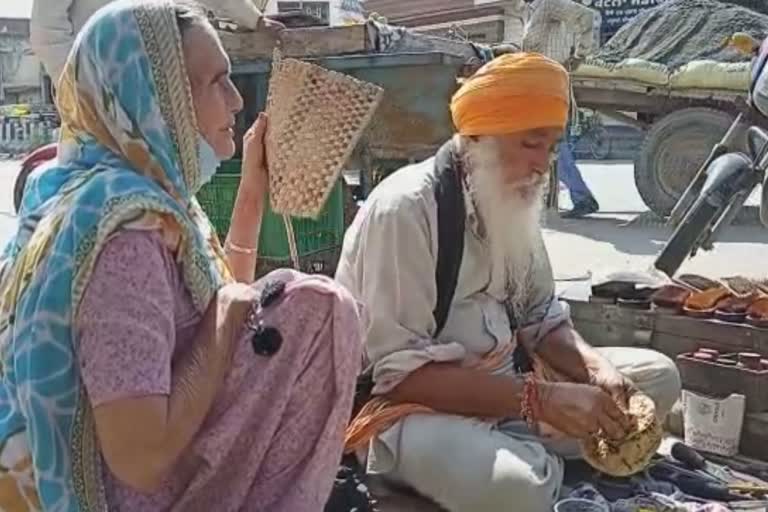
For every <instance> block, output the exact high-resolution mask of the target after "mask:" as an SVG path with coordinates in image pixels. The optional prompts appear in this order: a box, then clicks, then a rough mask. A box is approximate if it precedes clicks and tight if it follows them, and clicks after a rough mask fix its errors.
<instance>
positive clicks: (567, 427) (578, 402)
mask: <svg viewBox="0 0 768 512" xmlns="http://www.w3.org/2000/svg"><path fill="white" fill-rule="evenodd" d="M536 413H537V416H536V418H535V419H536V420H537V421H542V422H544V423H546V424H548V425H551V426H552V427H554V428H555V429H557V430H558V431H560V432H562V433H563V434H566V435H567V436H570V437H573V438H575V439H586V438H588V437H590V436H593V435H595V434H597V433H598V432H603V433H604V434H605V435H606V436H608V437H609V438H611V439H616V440H620V439H623V438H625V437H626V436H627V432H628V429H629V425H630V419H629V418H628V417H627V416H626V414H624V412H622V410H621V409H619V407H618V406H617V405H616V402H615V401H614V399H613V398H612V397H611V395H609V394H608V393H607V392H605V391H603V390H602V389H601V388H599V387H597V386H592V385H589V384H573V383H566V382H557V383H540V384H539V404H538V410H537V411H536Z"/></svg>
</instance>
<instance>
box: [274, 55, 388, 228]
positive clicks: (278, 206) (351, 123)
mask: <svg viewBox="0 0 768 512" xmlns="http://www.w3.org/2000/svg"><path fill="white" fill-rule="evenodd" d="M382 95H383V90H382V89H381V88H380V87H378V86H375V85H372V84H369V83H366V82H361V81H360V80H356V79H354V78H352V77H350V76H346V75H343V74H341V73H336V72H333V71H329V70H327V69H324V68H321V67H319V66H315V65H313V64H309V63H306V62H302V61H299V60H295V59H282V58H281V57H280V55H279V53H278V52H277V51H276V52H275V58H274V62H273V67H272V77H271V78H270V82H269V97H268V99H267V114H268V115H269V128H268V131H267V137H266V150H267V160H268V162H269V193H270V200H271V206H272V209H273V211H275V212H276V213H280V214H284V215H291V216H294V217H305V218H317V217H318V216H319V215H320V213H321V211H322V209H323V206H324V205H325V202H326V200H327V199H328V196H329V194H330V193H331V190H332V189H333V186H334V185H335V184H336V180H337V179H338V177H339V173H341V170H342V167H343V166H344V164H345V163H346V162H347V160H348V159H349V157H350V155H351V154H352V151H353V150H354V148H355V145H356V144H357V142H358V140H359V139H360V136H361V135H362V133H363V130H364V129H365V127H366V126H367V125H368V123H369V122H370V120H371V117H372V116H373V113H374V111H375V110H376V107H377V106H378V104H379V102H380V101H381V97H382Z"/></svg>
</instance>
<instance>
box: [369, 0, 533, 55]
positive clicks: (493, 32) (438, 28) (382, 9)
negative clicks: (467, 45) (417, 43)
mask: <svg viewBox="0 0 768 512" xmlns="http://www.w3.org/2000/svg"><path fill="white" fill-rule="evenodd" d="M505 3H510V2H498V1H497V2H493V3H490V4H484V3H482V2H477V1H476V0H421V1H419V0H367V1H366V2H365V9H366V11H367V12H368V13H377V14H379V15H381V16H384V17H385V18H386V19H387V21H388V22H389V23H391V24H393V25H400V26H404V27H409V28H412V29H414V30H417V31H419V32H425V33H428V34H432V35H438V36H447V35H451V34H457V35H461V36H464V37H467V38H469V39H470V40H472V41H475V42H478V43H487V44H491V43H499V42H501V41H504V40H505V39H506V33H505V32H506V31H507V27H508V25H509V24H510V20H509V19H508V16H507V15H506V14H505V6H504V5H503V4H505ZM520 27H521V28H522V24H521V25H520Z"/></svg>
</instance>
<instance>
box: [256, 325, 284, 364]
mask: <svg viewBox="0 0 768 512" xmlns="http://www.w3.org/2000/svg"><path fill="white" fill-rule="evenodd" d="M251 344H252V345H253V351H254V352H255V353H256V355H258V356H264V357H272V356H273V355H275V354H277V352H278V351H279V350H280V347H281V346H282V345H283V335H282V334H280V331H278V330H277V329H275V328H274V327H264V326H261V325H260V326H259V327H258V328H257V329H256V330H254V332H253V338H252V340H251Z"/></svg>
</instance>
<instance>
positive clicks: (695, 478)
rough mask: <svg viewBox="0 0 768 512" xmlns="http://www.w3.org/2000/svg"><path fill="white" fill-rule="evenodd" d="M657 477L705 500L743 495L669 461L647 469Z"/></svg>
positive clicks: (717, 499) (740, 497) (735, 498)
mask: <svg viewBox="0 0 768 512" xmlns="http://www.w3.org/2000/svg"><path fill="white" fill-rule="evenodd" d="M648 472H649V474H650V475H651V476H652V477H653V478H655V479H657V480H662V481H665V482H671V483H673V484H675V485H676V486H677V487H678V489H680V490H681V491H682V492H684V493H685V494H689V495H691V496H696V497H698V498H702V499H705V500H716V501H723V502H729V501H739V500H743V499H744V497H743V496H739V495H737V494H733V493H731V491H730V489H729V488H728V486H727V485H724V484H722V483H719V482H716V481H714V480H712V479H710V478H708V477H706V476H703V475H700V474H698V473H694V472H693V471H688V470H686V469H685V468H680V467H677V466H675V465H674V464H673V463H670V462H666V461H663V462H658V463H656V464H655V465H654V466H652V467H651V468H649V470H648Z"/></svg>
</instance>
